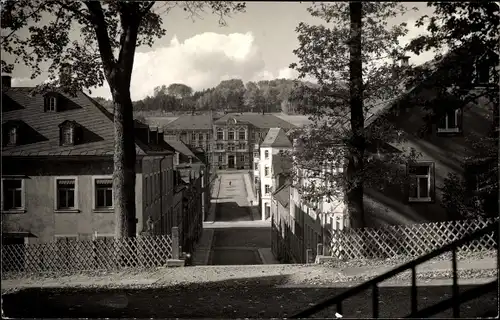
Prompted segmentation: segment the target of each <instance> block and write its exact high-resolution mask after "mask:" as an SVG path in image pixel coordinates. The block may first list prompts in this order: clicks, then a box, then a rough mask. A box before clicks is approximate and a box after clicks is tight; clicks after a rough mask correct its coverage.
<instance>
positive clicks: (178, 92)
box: [167, 83, 193, 99]
mask: <svg viewBox="0 0 500 320" xmlns="http://www.w3.org/2000/svg"><path fill="white" fill-rule="evenodd" d="M167 93H168V94H169V95H171V96H174V97H176V98H178V99H183V98H187V97H189V96H191V95H192V94H193V89H192V88H191V87H190V86H187V85H185V84H182V83H172V84H171V85H169V86H168V88H167Z"/></svg>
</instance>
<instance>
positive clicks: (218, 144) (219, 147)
mask: <svg viewBox="0 0 500 320" xmlns="http://www.w3.org/2000/svg"><path fill="white" fill-rule="evenodd" d="M216 149H217V150H224V145H223V144H222V143H217V145H216Z"/></svg>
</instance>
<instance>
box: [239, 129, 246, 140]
mask: <svg viewBox="0 0 500 320" xmlns="http://www.w3.org/2000/svg"><path fill="white" fill-rule="evenodd" d="M245 138H246V134H245V129H241V130H240V131H239V133H238V139H240V140H245Z"/></svg>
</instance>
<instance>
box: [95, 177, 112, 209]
mask: <svg viewBox="0 0 500 320" xmlns="http://www.w3.org/2000/svg"><path fill="white" fill-rule="evenodd" d="M94 188H95V194H94V197H95V199H94V201H95V205H94V208H95V209H112V208H113V179H112V178H105V179H95V180H94Z"/></svg>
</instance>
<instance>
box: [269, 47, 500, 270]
mask: <svg viewBox="0 0 500 320" xmlns="http://www.w3.org/2000/svg"><path fill="white" fill-rule="evenodd" d="M469 49H470V48H469ZM485 52H486V53H485ZM472 53H474V54H472ZM450 55H454V56H452V57H453V59H451V57H450ZM455 55H459V57H461V58H459V59H457V58H456V56H455ZM457 61H460V62H461V63H457ZM403 63H405V62H404V61H403ZM431 63H432V66H433V70H434V71H433V73H432V74H430V75H429V76H428V77H427V78H425V79H423V80H422V81H421V82H419V83H417V84H416V85H413V86H411V87H408V88H407V90H406V92H405V93H404V94H403V95H401V96H400V97H397V98H396V99H391V100H390V101H387V103H385V104H380V106H379V107H378V108H376V109H374V110H372V112H371V114H368V115H367V116H366V117H365V119H366V120H365V126H366V127H367V128H368V127H370V126H377V125H378V124H379V123H380V122H379V121H390V123H392V124H393V125H394V127H395V130H398V132H400V133H401V134H404V135H405V136H406V137H407V139H406V140H405V141H404V142H403V143H401V144H396V143H386V144H383V143H382V144H379V145H377V146H373V148H368V150H367V152H368V153H369V154H371V156H372V157H383V156H384V154H385V153H386V152H407V150H409V149H410V148H414V149H415V150H416V151H417V152H418V153H419V154H420V156H419V157H418V159H417V161H416V162H412V163H407V164H403V166H404V168H403V169H404V170H405V171H406V176H405V179H404V180H405V181H404V182H403V183H402V184H397V185H396V184H386V185H384V186H380V187H378V186H370V187H365V189H364V207H365V222H366V225H367V226H368V227H379V226H382V225H398V224H415V223H425V222H436V221H446V220H455V219H464V218H466V217H464V216H460V215H458V214H457V213H456V212H451V211H449V210H447V209H446V208H445V207H444V205H443V196H444V191H445V190H444V186H445V181H446V178H447V177H449V176H450V174H456V175H458V176H459V177H462V178H463V179H465V181H466V185H467V190H466V192H467V194H480V193H481V192H482V190H483V188H484V187H483V186H484V185H486V184H488V179H489V178H488V177H485V175H484V174H482V173H481V172H485V171H486V172H487V168H488V166H491V165H494V164H491V163H489V160H486V159H484V162H486V163H484V164H479V165H478V164H477V161H474V164H472V163H470V162H469V161H471V160H478V157H479V154H478V153H477V152H478V150H477V149H475V148H474V147H473V144H474V143H477V142H479V141H480V139H481V137H487V136H489V135H492V134H497V135H498V129H496V128H495V121H494V118H495V117H498V102H495V101H494V100H493V101H492V100H489V99H486V97H485V96H482V97H481V98H479V99H477V100H470V101H461V100H459V99H456V98H455V97H451V96H450V97H448V98H447V99H443V97H440V99H439V100H437V99H436V91H435V90H436V86H437V85H441V86H443V85H446V77H447V75H448V72H449V70H453V72H457V69H458V70H460V72H461V75H462V77H463V78H466V79H468V80H470V90H471V93H473V94H476V95H479V96H481V93H482V92H484V91H485V90H486V89H492V88H493V90H497V92H498V54H497V53H496V52H494V51H492V50H482V51H479V52H478V51H476V50H468V49H467V50H466V49H463V50H458V51H457V52H453V53H449V54H448V55H445V56H444V57H443V58H442V59H441V60H435V61H432V62H431ZM495 68H496V69H495ZM433 103H434V105H433V107H434V108H436V109H439V107H440V106H441V104H445V103H447V104H448V103H449V104H451V105H452V108H449V109H448V108H447V109H446V110H445V111H442V112H439V114H438V116H437V117H436V118H434V119H432V118H427V117H425V115H426V110H425V109H424V107H425V106H428V105H429V104H433ZM436 103H438V104H437V105H436ZM422 128H425V129H424V130H422ZM294 147H300V139H299V140H296V141H294ZM497 151H498V150H497ZM479 160H481V159H479ZM479 162H480V163H481V162H483V160H481V161H479ZM493 162H495V161H493ZM496 165H498V164H496ZM490 168H491V167H490ZM304 169H306V168H304ZM393 169H394V168H392V169H391V168H390V167H388V168H386V170H393ZM329 170H342V169H341V168H338V169H336V168H330V169H329ZM304 173H305V172H304ZM388 173H389V172H388ZM304 175H305V174H304ZM305 176H307V175H305ZM297 179H298V180H297V181H294V182H293V184H292V186H291V187H290V188H289V193H290V200H289V202H288V204H287V206H285V205H283V204H282V205H281V206H279V205H276V211H274V210H273V220H275V222H273V227H272V228H273V235H274V236H273V242H275V243H273V248H274V249H273V250H275V251H276V252H277V254H278V252H279V255H280V256H285V257H288V258H290V257H293V258H294V260H293V261H295V262H299V263H300V262H305V258H306V256H305V255H306V251H307V250H308V249H309V250H311V253H312V255H313V256H314V255H316V254H317V252H316V245H317V244H318V243H323V241H324V239H326V238H325V235H326V234H325V230H326V231H328V230H333V229H342V228H346V227H349V224H350V222H349V217H348V212H347V210H346V207H345V205H344V204H343V202H342V201H331V200H330V203H329V202H328V201H323V202H322V203H314V204H313V203H306V202H305V201H303V200H302V198H303V197H302V195H301V194H300V193H299V191H298V190H297V189H296V188H294V187H293V185H296V184H307V183H310V182H311V181H308V180H311V179H302V180H301V179H300V170H299V176H298V178H297ZM316 183H319V181H316ZM284 190H285V189H281V190H278V191H279V192H278V193H280V194H276V195H273V200H274V201H275V202H276V203H278V202H279V200H280V199H282V198H283V193H285V192H286V191H284ZM497 194H498V192H497ZM339 200H340V199H339ZM281 202H283V200H281ZM482 205H483V207H485V208H486V209H487V210H489V212H498V196H496V197H494V199H486V200H484V203H482ZM286 207H288V208H289V209H288V211H289V214H288V211H287V210H284V209H286ZM325 213H329V214H325ZM290 235H292V236H290ZM285 236H286V240H285ZM326 245H328V244H326ZM284 251H286V252H284Z"/></svg>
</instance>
